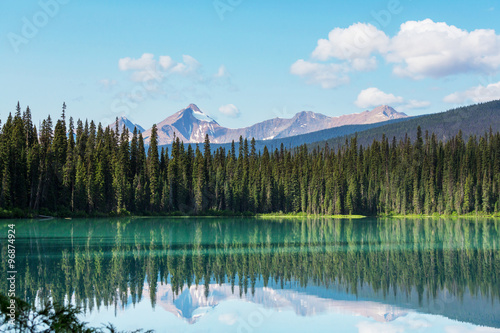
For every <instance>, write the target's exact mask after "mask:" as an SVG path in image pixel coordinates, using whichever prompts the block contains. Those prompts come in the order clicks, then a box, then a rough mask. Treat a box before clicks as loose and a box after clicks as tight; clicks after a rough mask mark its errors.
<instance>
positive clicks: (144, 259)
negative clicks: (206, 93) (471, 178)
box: [0, 218, 500, 332]
mask: <svg viewBox="0 0 500 333" xmlns="http://www.w3.org/2000/svg"><path fill="white" fill-rule="evenodd" d="M9 223H15V225H16V226H15V229H16V236H17V238H16V265H17V277H16V278H17V280H16V288H17V295H18V296H19V297H21V298H23V299H25V300H27V301H29V302H41V301H45V300H47V299H53V300H54V301H57V302H68V301H70V302H72V303H73V304H77V305H79V306H81V307H82V309H84V310H85V312H84V313H83V314H82V315H81V317H82V318H83V319H84V320H85V321H87V322H89V323H90V324H91V325H92V326H100V325H101V323H107V322H111V323H113V324H115V325H116V326H117V328H119V329H127V330H130V329H136V328H144V329H154V330H156V331H157V332H272V331H275V332H303V331H310V332H316V331H336V332H403V331H404V332H443V331H446V332H489V331H492V332H496V331H499V332H500V220H496V219H472V218H471V219H460V218H455V219H392V218H383V219H375V218H366V219H359V220H335V219H328V218H297V219H279V218H273V219H253V218H245V219H243V218H237V219H233V218H224V219H221V218H199V219H196V218H115V219H73V220H58V219H52V220H43V221H34V220H3V221H0V237H1V239H2V241H1V246H0V247H1V251H2V256H3V258H4V257H6V255H5V254H6V253H7V242H6V237H7V225H8V224H9ZM0 275H1V282H0V288H1V289H0V291H1V292H2V293H6V290H7V282H6V275H7V264H6V263H5V260H3V264H2V267H1V268H0Z"/></svg>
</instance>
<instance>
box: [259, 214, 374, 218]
mask: <svg viewBox="0 0 500 333" xmlns="http://www.w3.org/2000/svg"><path fill="white" fill-rule="evenodd" d="M255 217H257V218H264V219H266V218H287V219H295V218H303V217H309V218H311V217H313V218H329V219H364V218H365V217H366V216H364V215H321V214H304V213H298V214H280V213H270V214H257V215H255Z"/></svg>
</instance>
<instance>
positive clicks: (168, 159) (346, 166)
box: [0, 103, 500, 216]
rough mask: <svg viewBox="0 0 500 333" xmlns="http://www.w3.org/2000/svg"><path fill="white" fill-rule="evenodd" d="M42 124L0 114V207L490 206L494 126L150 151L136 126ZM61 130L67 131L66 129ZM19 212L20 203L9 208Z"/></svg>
mask: <svg viewBox="0 0 500 333" xmlns="http://www.w3.org/2000/svg"><path fill="white" fill-rule="evenodd" d="M65 112H66V105H65V104H63V108H62V115H61V117H60V119H58V120H57V121H56V122H55V124H54V122H53V121H52V119H51V118H50V116H49V117H48V118H47V119H45V120H43V122H42V123H41V125H40V128H38V129H37V128H36V126H35V125H34V124H33V122H32V117H31V111H30V109H29V107H28V108H26V110H25V111H22V110H21V107H20V105H19V103H18V105H17V109H16V112H15V114H14V115H13V116H12V115H9V116H8V118H7V120H6V121H5V123H2V124H0V126H1V131H0V180H1V184H0V214H3V215H7V214H14V215H16V214H19V215H22V214H23V213H24V214H25V212H31V213H39V214H44V213H45V214H54V215H59V216H65V215H87V214H90V215H108V214H129V213H132V214H169V213H170V214H175V213H177V214H180V213H182V214H203V213H216V212H223V211H225V212H227V213H235V214H240V213H249V214H251V213H278V212H282V213H294V212H296V213H298V212H303V213H309V214H329V215H331V214H362V215H378V214H434V213H438V214H452V213H457V214H467V213H471V212H477V213H484V214H492V213H497V212H498V211H499V200H500V134H499V133H498V132H497V133H493V132H492V131H491V130H490V131H489V132H486V133H484V134H483V135H481V136H479V137H476V136H470V137H469V139H468V140H467V141H464V140H463V138H462V135H461V133H458V135H456V136H454V137H451V138H449V140H447V141H446V142H442V141H438V140H437V138H436V135H434V134H432V133H428V132H425V129H423V130H422V129H420V127H419V128H418V130H417V136H416V138H410V137H408V136H406V137H405V138H404V139H402V140H396V139H395V138H388V137H385V136H382V137H381V138H380V139H379V140H374V141H373V142H372V143H371V144H370V145H369V146H366V147H363V146H359V145H358V144H357V141H356V138H355V137H354V138H352V139H350V140H349V141H347V140H346V142H345V144H344V145H343V146H340V147H328V146H327V145H325V146H323V147H317V148H316V149H312V150H308V149H307V148H306V146H305V145H304V146H301V147H299V148H294V149H286V148H284V147H283V146H282V147H281V149H276V150H274V151H268V149H267V148H264V149H263V150H262V151H257V150H256V148H255V140H253V139H252V140H247V139H243V138H240V141H239V143H234V142H233V144H232V145H231V149H229V150H225V149H224V148H218V149H217V150H216V151H212V149H211V147H210V141H209V138H208V136H207V137H206V139H205V142H204V143H203V144H200V145H198V144H189V145H186V144H183V143H182V142H180V140H179V139H178V138H177V139H176V140H175V141H174V143H173V144H172V147H171V151H168V150H166V149H164V148H162V149H159V147H158V143H157V129H156V126H153V130H152V134H151V138H150V144H149V146H148V147H146V146H145V144H144V140H143V137H142V135H141V133H138V132H137V130H135V131H134V132H133V133H132V134H131V135H129V132H128V131H127V129H126V128H123V129H121V130H120V129H118V128H116V127H115V128H114V129H113V128H109V127H103V126H102V125H101V124H99V125H96V124H95V123H94V122H93V121H90V122H88V121H85V122H83V121H82V120H77V121H76V123H75V122H74V120H73V119H72V118H69V119H66V116H65ZM69 133H73V135H70V134H69ZM16 212H17V213H16Z"/></svg>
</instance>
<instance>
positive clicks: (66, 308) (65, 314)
mask: <svg viewBox="0 0 500 333" xmlns="http://www.w3.org/2000/svg"><path fill="white" fill-rule="evenodd" d="M10 300H11V299H10V298H9V297H7V296H6V295H4V294H1V293H0V315H1V317H0V332H23V333H25V332H42V333H50V332H60V333H104V332H109V333H119V331H117V330H116V328H115V327H114V326H113V325H111V324H108V325H105V326H104V327H101V328H93V327H89V326H88V325H87V323H85V322H82V321H80V320H79V319H78V315H79V314H80V313H81V310H80V308H78V307H74V306H72V305H60V304H57V303H51V302H50V301H47V302H46V303H45V304H44V305H43V306H42V307H41V309H36V308H35V307H34V306H31V305H29V304H28V303H26V302H24V301H22V300H20V299H18V298H14V301H15V303H14V304H15V305H14V306H11V302H10ZM9 306H10V307H12V308H14V312H13V313H12V312H11V311H10V308H9ZM12 314H14V315H15V316H14V318H15V319H14V320H13V322H14V324H13V325H12V324H11V321H10V319H11V317H10V316H9V315H12ZM139 332H143V330H135V331H131V332H129V333H139ZM147 332H153V331H146V333H147ZM123 333H126V332H123Z"/></svg>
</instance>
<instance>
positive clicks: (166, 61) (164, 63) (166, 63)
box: [158, 56, 175, 69]
mask: <svg viewBox="0 0 500 333" xmlns="http://www.w3.org/2000/svg"><path fill="white" fill-rule="evenodd" d="M159 59H160V60H159V61H158V63H159V65H160V66H161V68H163V69H170V68H171V67H172V66H174V64H175V62H174V61H173V60H172V58H171V57H169V56H160V58H159Z"/></svg>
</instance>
